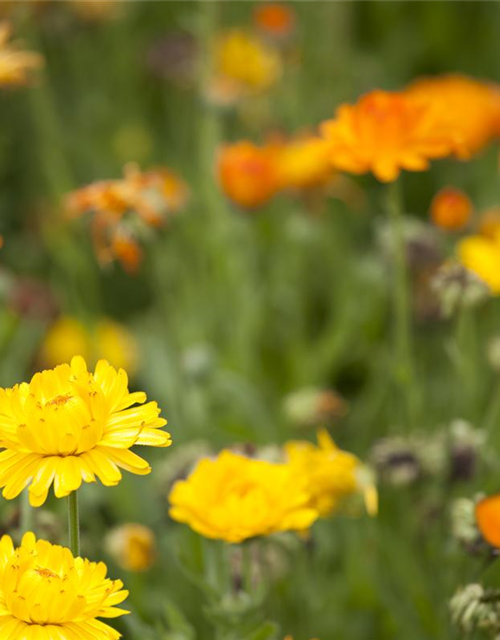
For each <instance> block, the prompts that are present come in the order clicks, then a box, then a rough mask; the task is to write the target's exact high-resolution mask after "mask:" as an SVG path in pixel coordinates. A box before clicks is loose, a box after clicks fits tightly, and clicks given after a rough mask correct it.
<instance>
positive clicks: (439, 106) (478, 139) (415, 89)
mask: <svg viewBox="0 0 500 640" xmlns="http://www.w3.org/2000/svg"><path fill="white" fill-rule="evenodd" d="M406 94H407V95H409V96H410V97H411V98H413V99H416V100H417V101H419V102H421V103H422V104H427V105H429V106H431V107H432V108H433V110H434V112H435V113H436V115H437V116H438V118H439V119H440V120H441V121H442V123H443V125H444V126H446V127H448V128H449V129H450V130H452V131H454V132H455V134H456V137H457V140H458V141H459V145H457V148H456V149H455V153H456V154H457V156H458V157H460V158H463V159H467V158H470V156H471V155H473V154H474V153H476V152H477V151H479V150H480V149H481V148H482V147H484V146H485V145H486V144H487V143H488V142H490V140H491V139H492V138H493V137H495V136H498V135H499V133H500V129H499V123H500V87H499V86H498V85H496V84H494V83H492V82H483V81H480V80H475V79H474V78H468V77H467V76H462V75H445V76H436V77H430V78H422V79H420V80H417V81H416V82H414V83H413V84H411V85H410V86H409V87H408V88H407V89H406Z"/></svg>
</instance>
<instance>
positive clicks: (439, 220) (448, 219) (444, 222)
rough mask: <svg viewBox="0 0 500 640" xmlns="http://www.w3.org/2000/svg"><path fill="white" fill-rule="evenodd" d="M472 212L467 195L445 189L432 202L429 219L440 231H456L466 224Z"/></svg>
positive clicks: (455, 190) (452, 189)
mask: <svg viewBox="0 0 500 640" xmlns="http://www.w3.org/2000/svg"><path fill="white" fill-rule="evenodd" d="M472 210H473V207H472V202H471V201H470V198H469V197H468V196H467V194H465V193H464V192H463V191H461V190H460V189H455V188H454V187H445V188H444V189H441V190H440V191H439V192H438V193H437V194H436V195H435V196H434V199H433V200H432V203H431V218H432V221H433V222H434V224H435V225H436V226H438V227H441V229H445V230H447V231H456V230H457V229H461V228H462V227H464V226H465V225H466V224H467V222H468V221H469V218H470V217H471V215H472Z"/></svg>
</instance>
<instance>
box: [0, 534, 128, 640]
mask: <svg viewBox="0 0 500 640" xmlns="http://www.w3.org/2000/svg"><path fill="white" fill-rule="evenodd" d="M106 573H107V568H106V565H105V564H103V563H102V562H100V563H95V562H90V561H89V560H85V559H83V558H74V557H73V555H72V553H71V551H70V550H69V549H65V548H63V547H59V546H56V545H52V544H50V543H49V542H45V541H44V540H38V541H37V540H36V538H35V536H34V534H33V533H27V534H26V535H25V536H24V538H23V541H22V544H21V546H20V547H18V548H17V549H16V548H14V544H13V542H12V540H11V538H10V537H9V536H4V537H3V538H2V539H1V540H0V637H1V638H2V640H83V639H84V638H85V639H89V640H90V638H92V640H117V639H118V638H120V637H121V635H120V634H119V633H118V632H117V631H115V630H114V629H112V628H111V627H109V626H108V625H107V624H105V623H104V622H101V621H100V620H98V618H116V617H118V616H122V615H124V614H126V613H128V611H124V610H123V609H119V608H117V607H116V605H118V604H120V603H121V602H123V601H124V600H125V598H126V597H127V596H128V592H127V591H124V590H122V587H123V583H122V582H121V581H120V580H110V579H109V578H106Z"/></svg>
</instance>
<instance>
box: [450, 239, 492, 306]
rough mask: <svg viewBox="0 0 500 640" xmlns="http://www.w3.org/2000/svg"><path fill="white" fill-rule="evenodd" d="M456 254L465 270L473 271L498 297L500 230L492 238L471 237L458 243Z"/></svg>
mask: <svg viewBox="0 0 500 640" xmlns="http://www.w3.org/2000/svg"><path fill="white" fill-rule="evenodd" d="M457 253H458V257H459V260H460V262H461V263H462V264H463V265H464V267H465V268H466V269H470V271H473V272H474V273H475V274H476V275H477V276H478V277H479V278H480V279H481V280H482V281H483V282H485V283H486V284H487V285H488V287H489V288H490V290H491V293H493V294H495V295H500V230H497V231H496V233H494V234H493V235H492V236H481V235H472V236H468V237H467V238H464V239H463V240H462V241H461V242H459V244H458V247H457Z"/></svg>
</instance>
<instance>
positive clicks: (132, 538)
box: [106, 523, 156, 572]
mask: <svg viewBox="0 0 500 640" xmlns="http://www.w3.org/2000/svg"><path fill="white" fill-rule="evenodd" d="M106 548H107V550H108V553H109V554H110V556H112V558H113V559H114V560H115V562H116V564H117V565H118V566H119V567H121V568H122V569H125V570H126V571H134V572H140V571H147V570H148V569H150V568H151V567H152V566H153V564H154V562H155V560H156V539H155V535H154V533H153V531H152V530H151V529H150V528H149V527H145V526H144V525H142V524H135V523H128V524H124V525H122V526H120V527H117V528H115V529H113V530H112V531H111V532H110V533H109V534H108V535H107V537H106Z"/></svg>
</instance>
